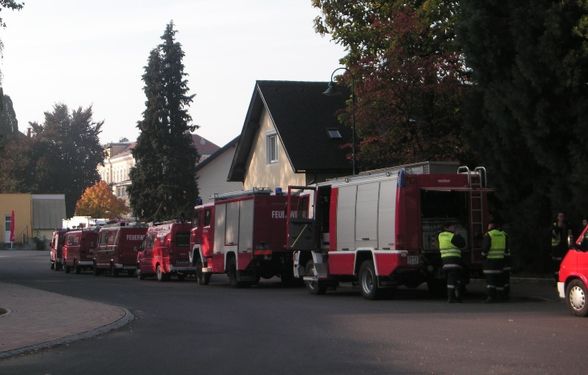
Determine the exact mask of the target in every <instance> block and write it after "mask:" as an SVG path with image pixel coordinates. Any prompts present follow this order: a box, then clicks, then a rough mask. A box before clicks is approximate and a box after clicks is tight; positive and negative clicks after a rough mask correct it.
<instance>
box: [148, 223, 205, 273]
mask: <svg viewBox="0 0 588 375" xmlns="http://www.w3.org/2000/svg"><path fill="white" fill-rule="evenodd" d="M191 229H192V224H190V223H179V222H175V221H174V222H166V223H161V224H157V225H153V226H151V227H149V228H148V229H147V235H146V236H145V241H143V244H142V245H141V249H140V250H139V251H138V253H137V277H138V278H139V279H140V280H142V279H144V278H145V276H147V275H154V276H155V277H156V278H157V280H159V281H165V280H169V278H170V276H171V275H175V276H176V277H177V278H178V279H179V280H183V279H184V278H185V277H186V275H189V274H194V273H195V272H196V267H194V266H193V265H192V264H191V263H190V255H189V252H190V230H191Z"/></svg>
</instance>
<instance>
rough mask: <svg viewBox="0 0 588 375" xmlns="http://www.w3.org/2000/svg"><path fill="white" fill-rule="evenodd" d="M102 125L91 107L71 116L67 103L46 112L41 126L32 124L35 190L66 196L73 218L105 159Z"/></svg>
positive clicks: (77, 110)
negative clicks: (82, 197) (96, 120)
mask: <svg viewBox="0 0 588 375" xmlns="http://www.w3.org/2000/svg"><path fill="white" fill-rule="evenodd" d="M102 124H103V122H94V121H93V120H92V107H88V108H86V109H83V108H81V107H80V108H78V109H76V110H74V111H72V112H71V113H70V112H69V109H68V107H67V106H66V105H65V104H56V105H55V106H54V107H53V111H52V112H45V121H44V122H43V123H42V124H39V123H36V122H31V123H30V126H31V127H32V130H33V137H32V142H33V150H32V155H31V158H32V164H33V165H34V167H33V168H32V171H33V173H34V180H35V184H34V189H35V190H36V191H39V192H43V193H64V194H65V207H66V213H67V215H68V217H69V216H71V215H73V213H74V209H75V204H76V202H77V201H78V199H79V198H80V196H81V195H82V193H83V191H84V189H85V188H86V187H88V186H90V185H92V184H94V183H95V182H96V181H98V179H99V176H98V172H97V170H96V167H97V166H98V164H99V163H101V162H102V161H103V159H104V151H103V149H102V146H101V145H100V141H99V139H98V135H99V134H100V131H101V128H102Z"/></svg>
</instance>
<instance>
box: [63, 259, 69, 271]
mask: <svg viewBox="0 0 588 375" xmlns="http://www.w3.org/2000/svg"><path fill="white" fill-rule="evenodd" d="M63 262H64V265H63V269H64V270H65V273H70V272H71V267H70V266H68V265H67V263H66V261H65V260H64V261H63Z"/></svg>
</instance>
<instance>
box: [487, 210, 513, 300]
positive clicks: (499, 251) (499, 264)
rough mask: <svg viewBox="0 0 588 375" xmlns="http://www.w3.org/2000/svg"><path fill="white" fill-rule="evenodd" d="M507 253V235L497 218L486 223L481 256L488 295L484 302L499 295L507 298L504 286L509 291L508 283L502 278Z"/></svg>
mask: <svg viewBox="0 0 588 375" xmlns="http://www.w3.org/2000/svg"><path fill="white" fill-rule="evenodd" d="M509 255H510V254H509V253H508V236H507V235H506V233H505V232H504V231H503V230H502V226H501V225H500V224H499V223H498V221H497V220H494V221H493V222H491V223H490V224H489V225H488V232H486V234H484V239H483V241H482V257H483V258H484V276H486V288H487V292H488V297H487V298H486V302H494V301H496V300H497V299H498V298H499V297H500V298H507V294H506V290H505V287H507V288H508V291H509V292H510V285H505V284H507V282H506V280H504V265H505V258H506V257H507V256H509Z"/></svg>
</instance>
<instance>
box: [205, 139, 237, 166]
mask: <svg viewBox="0 0 588 375" xmlns="http://www.w3.org/2000/svg"><path fill="white" fill-rule="evenodd" d="M238 141H239V136H237V137H235V138H234V139H233V140H232V141H230V142H229V143H227V144H226V145H224V146H223V147H221V148H220V149H218V150H216V151H215V152H214V154H212V155H210V156H209V157H207V158H206V159H204V160H203V161H201V162H200V163H198V164H197V165H196V171H199V170H200V169H202V168H203V167H204V166H205V165H207V164H208V163H210V162H211V161H213V160H214V159H216V158H218V157H219V156H221V155H222V154H223V153H224V152H225V151H226V150H228V149H229V148H231V147H233V146H234V145H236V144H237V142H238Z"/></svg>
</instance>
